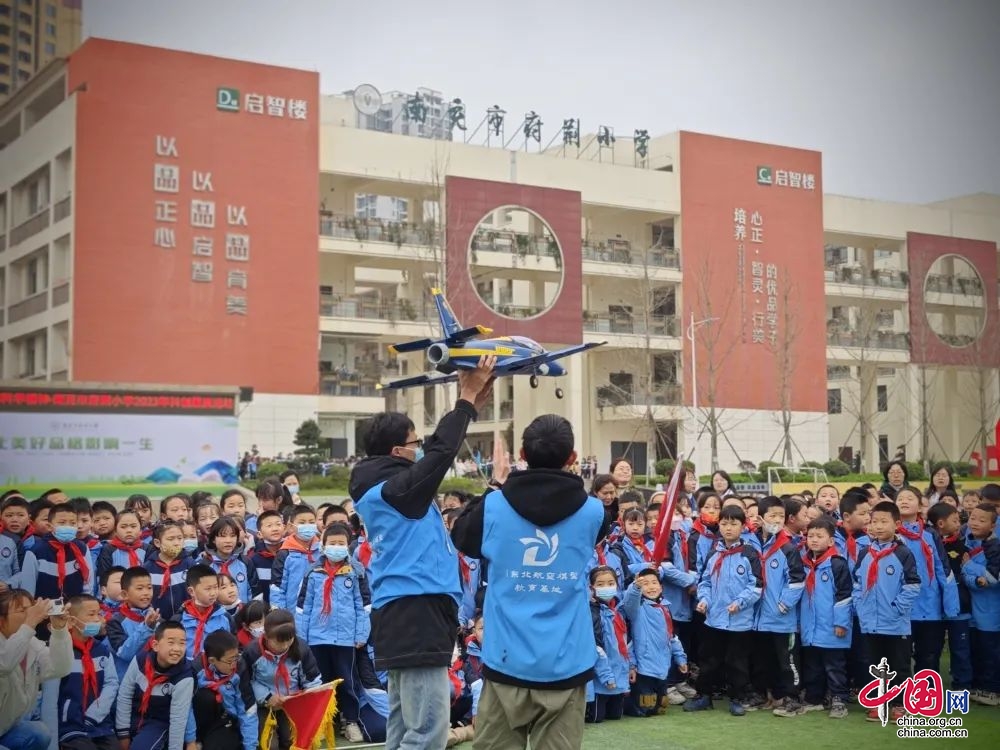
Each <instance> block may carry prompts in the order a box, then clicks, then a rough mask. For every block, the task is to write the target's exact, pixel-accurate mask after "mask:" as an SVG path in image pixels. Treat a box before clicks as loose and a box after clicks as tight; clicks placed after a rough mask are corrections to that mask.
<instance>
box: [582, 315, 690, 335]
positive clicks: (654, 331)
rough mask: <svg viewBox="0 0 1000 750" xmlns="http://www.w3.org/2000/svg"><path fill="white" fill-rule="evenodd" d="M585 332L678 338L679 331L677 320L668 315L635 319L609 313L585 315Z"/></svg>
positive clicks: (629, 316)
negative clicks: (647, 334)
mask: <svg viewBox="0 0 1000 750" xmlns="http://www.w3.org/2000/svg"><path fill="white" fill-rule="evenodd" d="M583 330H584V331H589V332H591V333H612V334H615V333H617V334H624V335H639V336H645V335H646V333H647V332H648V333H649V335H650V336H669V337H676V336H677V335H678V334H677V331H678V330H679V324H678V321H677V318H674V317H668V316H666V315H649V316H648V317H635V316H631V315H612V314H609V313H593V312H589V311H585V312H584V313H583Z"/></svg>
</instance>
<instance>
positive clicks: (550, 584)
mask: <svg viewBox="0 0 1000 750" xmlns="http://www.w3.org/2000/svg"><path fill="white" fill-rule="evenodd" d="M484 505H485V509H484V519H483V545H482V548H483V558H485V559H486V560H489V564H490V586H489V593H488V594H487V596H486V611H485V617H484V619H485V627H486V630H485V633H484V637H483V661H484V662H485V663H486V666H488V667H489V668H490V669H493V670H496V671H497V672H500V673H502V674H505V675H509V676H510V677H514V678H516V679H520V680H526V681H530V682H559V681H562V680H567V679H569V678H571V677H575V676H576V675H579V674H583V673H586V672H587V671H589V670H591V669H593V666H594V655H595V643H594V626H593V622H592V620H591V617H590V605H589V603H588V592H587V589H588V586H587V577H586V570H587V566H588V563H589V562H590V558H591V555H592V554H593V550H594V548H593V546H592V545H593V542H594V539H596V538H597V533H598V532H599V531H600V529H601V524H602V523H603V522H604V507H603V506H602V505H601V502H600V500H598V499H597V498H593V497H591V498H587V500H586V502H585V503H584V505H583V506H582V507H581V508H580V509H579V510H578V511H577V512H576V513H574V514H573V515H571V516H569V517H568V518H565V519H563V520H562V521H559V522H558V523H556V524H554V525H552V526H547V527H545V528H544V529H540V528H538V527H537V526H535V525H534V524H533V523H531V522H530V521H528V520H527V519H525V518H523V517H521V516H520V515H518V514H517V512H516V511H515V510H514V509H513V508H512V507H511V505H510V503H509V502H507V498H506V497H504V495H503V492H500V491H496V492H491V493H490V494H488V495H487V496H486V498H485V500H484ZM546 634H548V635H546Z"/></svg>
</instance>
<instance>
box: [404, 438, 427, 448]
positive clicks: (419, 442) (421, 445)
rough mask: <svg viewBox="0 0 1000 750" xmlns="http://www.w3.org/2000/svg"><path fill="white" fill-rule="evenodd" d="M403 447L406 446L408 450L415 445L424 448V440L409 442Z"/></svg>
mask: <svg viewBox="0 0 1000 750" xmlns="http://www.w3.org/2000/svg"><path fill="white" fill-rule="evenodd" d="M403 445H405V446H406V447H407V448H409V447H410V446H411V445H415V446H417V447H418V448H423V447H424V441H423V438H418V439H416V440H410V441H409V442H406V443H403Z"/></svg>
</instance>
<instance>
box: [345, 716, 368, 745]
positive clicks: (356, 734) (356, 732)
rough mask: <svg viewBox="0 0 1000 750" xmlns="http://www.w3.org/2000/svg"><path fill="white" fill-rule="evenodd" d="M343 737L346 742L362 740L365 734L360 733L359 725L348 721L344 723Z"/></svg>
mask: <svg viewBox="0 0 1000 750" xmlns="http://www.w3.org/2000/svg"><path fill="white" fill-rule="evenodd" d="M344 739H345V740H347V741H348V742H364V741H365V736H364V735H363V734H361V727H359V726H358V725H357V724H355V723H354V722H353V721H349V722H347V723H346V724H344Z"/></svg>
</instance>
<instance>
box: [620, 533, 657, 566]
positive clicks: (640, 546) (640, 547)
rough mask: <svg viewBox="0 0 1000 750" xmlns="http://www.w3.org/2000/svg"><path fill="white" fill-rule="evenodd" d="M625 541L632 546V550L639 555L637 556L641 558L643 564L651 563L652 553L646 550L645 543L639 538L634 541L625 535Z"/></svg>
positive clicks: (631, 537)
mask: <svg viewBox="0 0 1000 750" xmlns="http://www.w3.org/2000/svg"><path fill="white" fill-rule="evenodd" d="M625 539H627V540H628V542H629V544H631V545H632V548H633V549H635V551H636V552H638V553H639V555H640V556H641V557H642V561H643V562H648V563H651V562H653V553H652V552H650V551H649V549H647V548H646V543H645V542H644V541H643V539H642V537H641V536H640V537H639V538H638V539H636V538H634V537H633V536H631V535H630V534H626V535H625Z"/></svg>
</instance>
